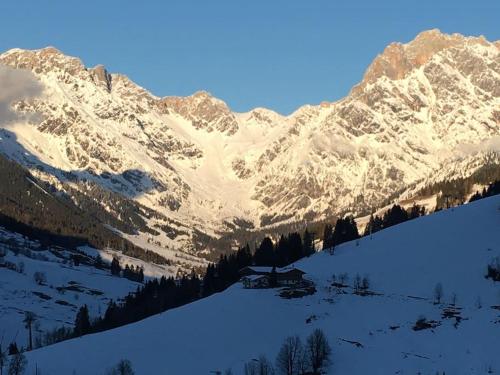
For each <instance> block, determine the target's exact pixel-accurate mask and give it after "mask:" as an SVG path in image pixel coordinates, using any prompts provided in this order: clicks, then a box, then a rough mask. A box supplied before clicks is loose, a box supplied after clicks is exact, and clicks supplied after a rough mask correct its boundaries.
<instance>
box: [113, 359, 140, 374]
mask: <svg viewBox="0 0 500 375" xmlns="http://www.w3.org/2000/svg"><path fill="white" fill-rule="evenodd" d="M108 375H134V370H133V369H132V363H131V362H130V361H129V360H128V359H122V360H121V361H120V362H118V364H117V365H116V366H115V367H113V368H112V369H111V370H109V371H108Z"/></svg>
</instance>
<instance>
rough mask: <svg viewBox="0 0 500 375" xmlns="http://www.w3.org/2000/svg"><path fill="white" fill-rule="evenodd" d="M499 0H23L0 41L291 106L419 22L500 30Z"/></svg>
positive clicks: (6, 10)
mask: <svg viewBox="0 0 500 375" xmlns="http://www.w3.org/2000/svg"><path fill="white" fill-rule="evenodd" d="M499 14H500V1H498V0H470V1H463V0H458V1H457V0H455V1H452V0H432V1H430V0H418V1H406V0H397V1H396V0H379V1H376V0H363V1H361V0H349V1H346V0H344V1H339V0H329V1H326V0H309V1H305V0H304V1H296V0H251V1H250V0H247V1H240V0H220V1H219V0H198V1H193V0H182V1H178V0H172V1H167V0H165V1H160V0H158V1H147V0H142V1H140V2H139V1H131V0H107V1H104V0H100V1H86V0H80V1H73V0H64V1H61V0H51V1H49V0H47V1H40V0H31V1H26V0H16V1H1V3H0V35H1V38H0V51H6V50H8V49H10V48H15V47H17V48H27V49H36V48H42V47H45V46H49V45H51V46H54V47H56V48H58V49H60V50H61V51H63V52H64V53H65V54H68V55H72V56H78V57H79V58H81V59H82V61H83V62H84V64H85V65H87V66H94V65H97V64H103V65H105V66H106V68H107V69H108V71H110V72H113V73H123V74H126V75H127V76H129V77H130V78H131V79H132V80H134V81H135V82H136V83H138V84H139V85H141V86H143V87H145V88H147V89H148V90H150V91H151V92H152V93H154V94H155V95H158V96H167V95H181V96H185V95H191V94H192V93H194V92H196V91H199V90H205V91H208V92H210V93H211V94H213V95H214V96H216V97H218V98H220V99H222V100H224V101H225V102H226V103H228V105H229V106H230V107H231V109H233V110H235V111H238V112H245V111H248V110H250V109H252V108H255V107H266V108H270V109H273V110H275V111H277V112H280V113H282V114H288V113H291V112H293V111H294V110H295V109H297V108H298V107H299V106H301V105H304V104H318V103H320V102H322V101H335V100H338V99H341V98H342V97H344V96H346V95H347V94H348V93H349V91H350V89H351V88H352V86H353V85H355V84H356V83H358V82H359V81H360V80H361V79H362V77H363V73H364V71H365V70H366V68H367V67H368V65H369V64H370V63H371V61H372V60H373V59H374V58H375V56H376V55H377V54H379V53H381V52H382V51H383V49H384V48H385V47H386V46H387V45H388V44H389V43H391V42H393V41H397V42H403V43H405V42H408V41H410V40H412V39H413V38H414V37H415V36H416V35H417V34H418V33H419V32H421V31H423V30H428V29H432V28H439V29H440V30H441V31H443V32H446V33H453V32H459V33H461V34H464V35H476V36H477V35H484V36H485V37H486V38H487V39H489V40H499V39H500V22H499Z"/></svg>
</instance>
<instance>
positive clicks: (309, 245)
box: [303, 229, 315, 257]
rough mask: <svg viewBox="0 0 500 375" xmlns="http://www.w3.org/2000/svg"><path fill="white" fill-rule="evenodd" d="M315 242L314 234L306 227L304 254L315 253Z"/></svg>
mask: <svg viewBox="0 0 500 375" xmlns="http://www.w3.org/2000/svg"><path fill="white" fill-rule="evenodd" d="M314 252H315V251H314V242H313V236H312V234H311V233H309V231H308V230H307V229H306V231H305V232H304V241H303V255H304V256H307V257H308V256H310V255H312V254H314Z"/></svg>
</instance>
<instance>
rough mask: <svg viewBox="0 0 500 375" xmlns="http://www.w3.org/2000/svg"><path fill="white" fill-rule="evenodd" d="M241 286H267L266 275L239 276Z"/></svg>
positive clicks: (267, 278) (249, 287)
mask: <svg viewBox="0 0 500 375" xmlns="http://www.w3.org/2000/svg"><path fill="white" fill-rule="evenodd" d="M241 281H242V282H243V286H244V287H245V288H247V289H257V288H269V277H268V276H267V275H247V276H244V277H242V278H241Z"/></svg>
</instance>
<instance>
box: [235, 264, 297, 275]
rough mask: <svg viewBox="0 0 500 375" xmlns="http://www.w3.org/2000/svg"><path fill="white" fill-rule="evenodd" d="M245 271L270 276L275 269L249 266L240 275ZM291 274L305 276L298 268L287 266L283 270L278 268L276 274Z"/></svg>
mask: <svg viewBox="0 0 500 375" xmlns="http://www.w3.org/2000/svg"><path fill="white" fill-rule="evenodd" d="M244 270H248V271H251V272H255V273H256V274H260V275H262V274H268V273H271V272H272V270H273V267H262V266H247V267H244V268H242V269H241V270H240V273H241V272H242V271H244ZM290 272H293V273H296V272H300V273H302V274H305V272H304V271H302V270H300V269H298V268H295V267H291V266H286V267H283V268H278V267H276V273H279V274H286V273H290Z"/></svg>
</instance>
